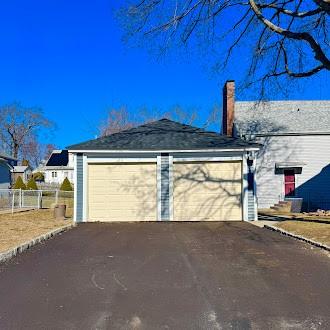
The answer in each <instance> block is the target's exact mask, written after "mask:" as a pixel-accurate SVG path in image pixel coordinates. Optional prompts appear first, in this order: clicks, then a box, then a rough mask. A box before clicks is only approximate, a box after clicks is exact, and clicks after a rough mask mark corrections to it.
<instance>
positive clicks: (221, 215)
mask: <svg viewBox="0 0 330 330" xmlns="http://www.w3.org/2000/svg"><path fill="white" fill-rule="evenodd" d="M173 174H174V175H173V177H174V182H173V187H174V194H173V201H174V220H175V221H225V220H227V221H237V220H242V202H241V200H242V166H241V162H190V163H188V162H184V163H174V167H173Z"/></svg>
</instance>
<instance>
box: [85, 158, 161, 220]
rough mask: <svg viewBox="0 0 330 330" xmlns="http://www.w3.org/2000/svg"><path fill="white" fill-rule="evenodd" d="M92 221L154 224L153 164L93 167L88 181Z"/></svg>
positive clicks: (90, 168) (155, 190)
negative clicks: (148, 222) (151, 222)
mask: <svg viewBox="0 0 330 330" xmlns="http://www.w3.org/2000/svg"><path fill="white" fill-rule="evenodd" d="M88 183H89V184H88V195H89V212H88V213H89V219H90V220H91V221H93V220H95V221H97V220H99V221H155V220H156V218H157V212H156V211H157V183H156V164H145V163H140V164H133V163H130V164H123V163H121V164H120V165H118V164H93V165H89V178H88Z"/></svg>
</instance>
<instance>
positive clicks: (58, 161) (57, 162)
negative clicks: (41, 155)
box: [45, 150, 69, 166]
mask: <svg viewBox="0 0 330 330" xmlns="http://www.w3.org/2000/svg"><path fill="white" fill-rule="evenodd" d="M68 162H69V154H68V150H54V151H53V153H52V154H51V156H50V157H49V159H48V161H47V163H46V165H45V166H67V165H68Z"/></svg>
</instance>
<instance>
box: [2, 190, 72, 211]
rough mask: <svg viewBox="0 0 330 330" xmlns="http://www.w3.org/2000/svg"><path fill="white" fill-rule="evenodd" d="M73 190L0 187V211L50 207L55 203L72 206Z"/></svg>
mask: <svg viewBox="0 0 330 330" xmlns="http://www.w3.org/2000/svg"><path fill="white" fill-rule="evenodd" d="M73 196H74V193H73V191H61V190H21V189H0V211H1V210H12V212H14V211H15V210H16V209H40V208H51V207H53V206H54V205H56V204H66V205H67V206H68V207H73Z"/></svg>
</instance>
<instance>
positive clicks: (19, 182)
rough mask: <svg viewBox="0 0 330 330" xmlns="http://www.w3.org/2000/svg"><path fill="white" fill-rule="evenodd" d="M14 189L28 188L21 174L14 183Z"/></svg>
mask: <svg viewBox="0 0 330 330" xmlns="http://www.w3.org/2000/svg"><path fill="white" fill-rule="evenodd" d="M14 189H22V190H25V189H26V185H25V183H24V182H23V179H22V177H21V176H19V177H18V178H17V180H16V182H15V184H14Z"/></svg>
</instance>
